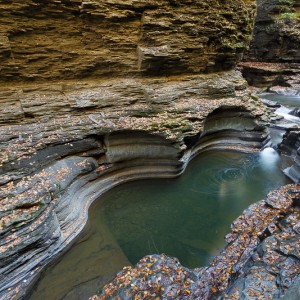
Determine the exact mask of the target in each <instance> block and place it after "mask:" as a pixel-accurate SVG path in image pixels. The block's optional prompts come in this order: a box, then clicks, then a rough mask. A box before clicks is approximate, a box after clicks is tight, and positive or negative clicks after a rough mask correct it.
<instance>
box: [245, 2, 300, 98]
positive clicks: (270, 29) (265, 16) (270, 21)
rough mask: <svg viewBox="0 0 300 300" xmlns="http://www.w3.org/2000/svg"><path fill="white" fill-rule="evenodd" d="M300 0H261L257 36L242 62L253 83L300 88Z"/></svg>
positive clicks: (265, 86) (250, 82)
mask: <svg viewBox="0 0 300 300" xmlns="http://www.w3.org/2000/svg"><path fill="white" fill-rule="evenodd" d="M299 45H300V1H299V0H257V17H256V20H255V27H254V35H253V40H252V42H251V44H250V48H249V50H248V51H247V52H246V54H245V57H244V61H245V62H244V63H242V64H241V67H242V72H243V75H244V77H245V78H246V79H247V81H248V83H249V84H250V85H253V86H256V87H262V88H269V87H271V86H276V85H279V86H285V87H292V88H293V89H294V90H296V91H294V93H299V91H300V79H299V78H300V71H299V69H300V64H299V63H300V46H299Z"/></svg>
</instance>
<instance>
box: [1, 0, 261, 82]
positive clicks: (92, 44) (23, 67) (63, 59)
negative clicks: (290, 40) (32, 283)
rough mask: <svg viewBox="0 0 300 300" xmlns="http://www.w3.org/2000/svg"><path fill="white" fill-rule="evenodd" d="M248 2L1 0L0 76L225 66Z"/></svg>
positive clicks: (248, 23)
mask: <svg viewBox="0 0 300 300" xmlns="http://www.w3.org/2000/svg"><path fill="white" fill-rule="evenodd" d="M254 10H255V5H254V1H252V0H250V1H249V0H248V1H233V0H226V1H221V2H218V1H214V0H206V1H190V0H183V1H177V0H159V1H157V0H150V1H144V0H140V1H134V0H122V1H121V0H112V1H87V0H80V1H78V0H62V1H46V2H44V1H30V0H26V1H2V3H1V4H0V19H1V33H0V45H1V47H0V62H1V70H0V76H1V77H0V80H1V81H10V82H11V81H20V80H22V81H32V80H49V79H52V80H53V79H56V80H57V79H71V78H82V77H96V78H99V76H101V77H103V76H118V77H120V76H124V77H128V76H144V75H153V74H157V75H163V74H182V73H192V74H195V73H196V74H197V73H199V72H204V71H205V72H207V71H219V70H224V69H230V68H232V67H233V66H234V65H235V63H236V62H237V59H238V58H239V57H240V55H241V52H242V51H243V49H244V46H245V42H247V41H248V39H249V37H250V35H251V31H252V19H253V15H254Z"/></svg>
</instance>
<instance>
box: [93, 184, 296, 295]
mask: <svg viewBox="0 0 300 300" xmlns="http://www.w3.org/2000/svg"><path fill="white" fill-rule="evenodd" d="M299 196H300V186H299V184H298V185H288V186H284V187H282V188H281V189H279V190H276V191H273V192H271V193H269V194H268V196H267V198H266V199H265V200H262V201H260V202H257V203H255V204H253V205H251V206H250V207H249V208H247V209H246V210H245V211H244V212H243V214H242V215H241V216H240V217H239V218H238V219H237V220H235V221H234V222H233V224H232V232H231V233H230V234H228V235H227V236H226V241H227V243H228V245H227V247H226V248H225V249H224V250H223V251H222V252H221V253H220V254H219V255H218V256H217V257H216V258H215V259H214V260H213V262H212V263H211V264H210V266H208V267H206V268H201V269H195V270H189V269H186V268H184V267H182V266H181V265H180V263H179V262H178V260H177V259H174V258H168V257H166V256H165V255H151V256H147V257H145V258H143V259H142V260H141V261H140V262H139V263H138V264H137V265H136V266H135V267H126V268H124V269H123V271H121V272H119V273H118V274H117V275H116V277H115V278H114V279H113V280H112V281H111V282H110V283H109V284H107V285H106V286H105V287H104V288H103V289H102V292H101V293H100V294H99V295H95V296H93V297H91V298H90V299H91V300H97V299H118V298H120V299H149V298H150V299H156V298H159V299H161V298H162V299H174V298H176V299H214V298H219V297H221V298H222V299H276V298H279V297H281V296H282V295H284V294H285V292H286V291H287V290H288V291H289V293H295V294H296V293H297V292H292V291H294V290H296V291H297V285H299V280H300V278H299V268H300V260H299V259H300V257H299V248H300V247H299V246H300V245H299V230H298V224H299V220H300V210H299V205H298V202H297V200H295V199H298V197H299ZM292 287H293V288H294V289H293V288H292Z"/></svg>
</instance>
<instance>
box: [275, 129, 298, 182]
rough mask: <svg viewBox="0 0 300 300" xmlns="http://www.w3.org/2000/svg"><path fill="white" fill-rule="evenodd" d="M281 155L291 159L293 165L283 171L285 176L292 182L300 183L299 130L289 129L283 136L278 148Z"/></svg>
mask: <svg viewBox="0 0 300 300" xmlns="http://www.w3.org/2000/svg"><path fill="white" fill-rule="evenodd" d="M278 148H279V150H280V152H281V153H282V154H286V155H288V156H290V157H292V159H293V164H292V166H291V167H288V168H286V169H285V170H284V172H285V174H286V175H287V176H288V177H290V178H291V179H292V180H293V181H294V182H299V181H300V130H299V128H297V129H291V130H289V131H287V133H286V134H285V135H284V137H283V140H282V143H281V144H279V146H278Z"/></svg>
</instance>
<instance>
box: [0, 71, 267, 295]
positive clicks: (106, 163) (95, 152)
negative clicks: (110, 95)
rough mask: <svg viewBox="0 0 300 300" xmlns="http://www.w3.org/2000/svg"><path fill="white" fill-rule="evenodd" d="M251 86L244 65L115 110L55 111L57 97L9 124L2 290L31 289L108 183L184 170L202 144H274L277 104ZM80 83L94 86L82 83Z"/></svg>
mask: <svg viewBox="0 0 300 300" xmlns="http://www.w3.org/2000/svg"><path fill="white" fill-rule="evenodd" d="M195 80H199V81H198V84H197V85H195V82H197V81H195ZM88 87H90V85H88ZM169 87H171V88H169ZM243 88H244V81H243V80H241V78H240V75H239V74H238V73H236V72H231V73H227V74H217V75H216V74H213V75H206V76H197V77H195V78H190V80H189V81H188V80H187V81H186V82H185V81H184V82H181V83H179V84H178V83H177V87H176V86H175V82H172V81H167V82H165V85H163V86H162V87H161V88H160V89H157V90H155V92H153V94H152V97H153V98H152V99H153V102H152V103H151V101H149V102H147V101H145V104H144V105H143V106H142V107H141V106H140V105H139V104H137V103H133V104H132V105H130V104H129V102H126V101H125V102H124V106H121V105H120V107H119V108H117V107H115V108H114V109H113V110H112V111H111V112H109V111H108V110H107V111H105V112H98V113H97V112H92V111H91V112H90V113H89V114H86V115H83V114H78V115H76V114H75V113H74V115H70V116H69V117H65V116H63V115H60V112H56V113H57V116H55V110H53V115H52V117H51V119H50V118H49V116H50V113H51V106H50V107H49V109H48V112H49V116H46V117H45V116H42V115H37V116H35V118H34V119H33V120H34V121H35V123H31V122H32V121H31V120H30V119H24V120H23V121H22V122H21V124H20V125H18V124H17V125H10V126H2V127H1V145H0V147H1V150H2V151H1V158H2V163H1V166H0V170H1V177H0V182H1V185H2V188H1V194H0V197H1V205H2V206H1V212H0V213H1V221H2V222H1V224H0V230H1V237H2V238H1V241H0V253H1V255H0V268H1V277H0V280H1V285H0V286H1V290H0V295H1V297H2V298H3V299H11V297H12V296H13V295H15V296H16V297H22V295H24V294H25V293H26V291H27V288H28V285H29V284H30V283H32V282H33V280H34V279H35V278H36V275H37V274H39V272H40V270H41V269H43V267H44V266H45V265H46V264H47V263H48V262H49V261H51V260H52V259H54V258H55V257H57V255H58V254H60V253H61V252H63V251H64V250H65V249H66V247H67V246H68V245H70V243H71V242H72V241H73V240H74V238H75V237H76V235H77V234H78V233H79V232H80V231H81V230H82V228H83V227H84V225H85V223H86V220H87V211H88V207H89V205H90V204H91V203H92V201H94V200H95V199H97V198H98V197H99V196H100V195H101V194H102V193H103V192H105V191H106V190H107V189H109V188H112V187H113V186H115V185H117V184H120V183H122V182H125V181H129V180H136V179H141V178H149V177H161V178H168V177H174V176H178V175H179V174H181V173H182V172H183V170H184V168H185V166H186V164H187V163H188V161H189V160H190V159H191V158H192V157H193V156H194V155H196V154H197V153H200V152H201V151H205V150H209V149H213V148H217V149H220V148H230V149H240V150H246V151H253V150H254V151H255V150H257V149H261V147H262V146H264V145H266V143H268V134H267V132H266V131H265V129H264V126H263V125H264V121H263V120H264V119H265V120H267V112H266V111H265V109H264V106H263V105H261V104H260V102H259V101H257V100H256V99H252V98H251V97H249V96H248V95H247V92H246V91H243V90H241V89H243ZM98 89H99V87H98ZM100 89H101V87H100ZM237 90H240V91H237ZM90 91H91V89H89V88H88V89H87V90H86V91H85V93H86V99H87V100H88V101H89V96H90V95H91V97H92V100H93V101H94V103H97V98H96V97H101V96H102V93H100V92H98V91H99V90H97V88H96V87H95V89H94V91H93V92H92V93H91V94H90ZM120 91H123V89H121V88H120ZM191 91H193V93H192V94H191ZM72 92H73V96H74V97H80V95H84V93H83V90H82V88H81V87H80V85H79V87H78V90H76V89H75V88H74V89H73V91H72ZM116 93H117V92H116ZM200 93H201V97H202V98H200V95H199V94H200ZM156 95H157V96H156ZM212 95H214V98H215V99H214V100H213V99H210V97H211V96H212ZM221 95H222V96H223V98H220V96H221ZM226 95H227V97H225V98H224V96H226ZM159 96H160V97H161V98H159ZM123 97H124V96H123ZM218 98H219V99H218ZM33 99H35V98H34V97H33ZM79 99H80V98H79ZM120 99H122V98H121V97H120ZM123 99H126V98H125V97H124V98H123ZM156 99H164V100H165V102H163V100H160V101H157V102H156V103H155V100H156ZM44 103H45V105H47V104H48V103H47V102H46V101H45V102H44ZM153 104H154V105H153ZM135 105H136V106H135ZM153 106H154V107H155V109H153ZM32 107H33V108H34V107H35V108H38V106H37V105H36V106H35V105H32ZM42 109H45V108H42Z"/></svg>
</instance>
